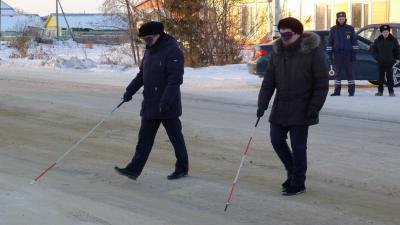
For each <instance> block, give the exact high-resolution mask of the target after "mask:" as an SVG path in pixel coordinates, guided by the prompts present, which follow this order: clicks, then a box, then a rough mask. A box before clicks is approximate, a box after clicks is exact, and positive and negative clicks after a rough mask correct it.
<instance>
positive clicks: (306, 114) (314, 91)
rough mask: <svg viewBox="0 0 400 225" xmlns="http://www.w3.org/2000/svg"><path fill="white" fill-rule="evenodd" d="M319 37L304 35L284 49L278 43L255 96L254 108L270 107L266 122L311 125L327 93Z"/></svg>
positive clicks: (311, 34) (324, 60)
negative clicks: (271, 104) (270, 103)
mask: <svg viewBox="0 0 400 225" xmlns="http://www.w3.org/2000/svg"><path fill="white" fill-rule="evenodd" d="M319 45H320V37H319V36H318V35H317V34H315V33H312V32H305V33H304V34H303V35H302V37H301V38H299V40H298V41H297V42H296V43H294V44H292V45H291V46H289V47H284V46H283V44H282V41H281V40H280V39H278V40H277V41H276V42H275V43H274V46H273V49H274V50H273V53H272V57H271V59H270V61H269V63H268V68H267V73H266V75H265V77H264V80H263V82H262V86H261V90H260V93H259V96H258V107H259V108H261V109H267V108H268V105H269V102H270V100H271V97H272V95H273V94H274V91H275V90H276V93H275V100H274V104H273V106H272V109H271V115H270V117H269V121H270V122H271V123H275V124H278V125H281V126H304V125H314V124H317V123H318V122H319V118H318V114H319V111H320V110H321V108H322V106H323V105H324V102H325V99H326V96H327V94H328V89H329V81H328V66H327V63H326V56H325V54H324V52H323V50H322V49H321V48H320V47H319Z"/></svg>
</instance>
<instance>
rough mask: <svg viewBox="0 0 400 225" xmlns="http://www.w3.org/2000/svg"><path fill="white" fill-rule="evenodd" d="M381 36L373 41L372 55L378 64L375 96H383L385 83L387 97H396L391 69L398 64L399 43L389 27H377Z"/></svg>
mask: <svg viewBox="0 0 400 225" xmlns="http://www.w3.org/2000/svg"><path fill="white" fill-rule="evenodd" d="M379 29H380V31H381V33H382V34H381V35H380V36H379V37H378V38H377V39H376V40H375V41H374V45H373V47H372V55H373V57H374V58H375V60H376V61H378V64H379V80H378V83H379V87H378V93H376V94H375V95H376V96H383V83H384V82H385V75H386V81H387V82H386V84H387V87H388V90H389V96H392V97H394V96H396V95H395V93H394V88H393V69H392V66H393V64H395V63H400V50H399V42H398V41H397V39H396V38H395V37H393V35H392V34H391V33H390V26H389V25H382V26H380V27H379Z"/></svg>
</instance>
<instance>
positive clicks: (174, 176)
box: [167, 172, 188, 180]
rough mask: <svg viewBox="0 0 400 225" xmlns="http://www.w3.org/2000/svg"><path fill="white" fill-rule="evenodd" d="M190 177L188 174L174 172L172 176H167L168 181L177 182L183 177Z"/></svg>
mask: <svg viewBox="0 0 400 225" xmlns="http://www.w3.org/2000/svg"><path fill="white" fill-rule="evenodd" d="M187 175H188V173H187V172H173V173H171V174H170V175H168V176H167V179H168V180H177V179H181V178H183V177H186V176H187Z"/></svg>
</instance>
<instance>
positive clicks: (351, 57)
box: [326, 12, 358, 96]
mask: <svg viewBox="0 0 400 225" xmlns="http://www.w3.org/2000/svg"><path fill="white" fill-rule="evenodd" d="M336 18H337V19H336V25H335V26H333V27H332V28H331V30H330V33H329V41H328V45H327V46H326V50H327V52H328V55H329V61H330V63H331V64H332V62H333V64H334V65H335V68H336V71H335V72H336V73H335V91H334V92H333V93H332V94H331V96H340V90H341V88H342V79H343V78H344V77H341V74H342V72H344V74H346V76H345V78H347V82H348V91H349V96H354V92H355V83H354V74H353V62H354V61H355V60H356V54H357V50H358V44H357V36H356V33H355V32H354V27H352V26H350V25H347V24H346V23H347V19H346V13H345V12H338V13H337V14H336Z"/></svg>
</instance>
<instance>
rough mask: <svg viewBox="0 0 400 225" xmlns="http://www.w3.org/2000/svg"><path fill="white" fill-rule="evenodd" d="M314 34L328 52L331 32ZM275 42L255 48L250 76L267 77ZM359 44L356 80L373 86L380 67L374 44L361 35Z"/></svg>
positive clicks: (249, 63) (250, 63) (249, 68)
mask: <svg viewBox="0 0 400 225" xmlns="http://www.w3.org/2000/svg"><path fill="white" fill-rule="evenodd" d="M378 30H379V29H378ZM312 32H315V33H316V34H318V35H319V36H320V37H321V48H323V49H324V51H326V50H325V49H326V45H327V43H328V39H329V31H327V30H315V31H312ZM275 41H276V40H275ZM275 41H272V42H270V43H268V44H260V45H256V46H255V47H254V54H253V57H252V59H250V60H249V62H248V63H247V68H248V72H249V73H250V74H254V75H258V76H260V77H263V76H264V75H265V73H266V71H267V62H268V60H269V59H270V57H271V53H272V46H273V44H274V43H275ZM357 42H358V46H359V47H360V49H359V51H358V53H357V60H356V61H355V62H354V64H353V69H354V75H355V79H356V80H368V81H369V82H370V83H372V84H377V83H378V82H377V79H378V66H377V63H376V61H375V59H374V58H373V57H372V55H371V52H370V48H371V45H372V44H373V42H372V41H370V40H368V39H367V38H364V37H362V36H359V35H358V36H357ZM326 58H327V60H328V55H326ZM330 79H332V80H333V79H334V77H330ZM398 79H399V80H395V86H396V87H398V86H400V77H399V78H398Z"/></svg>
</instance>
